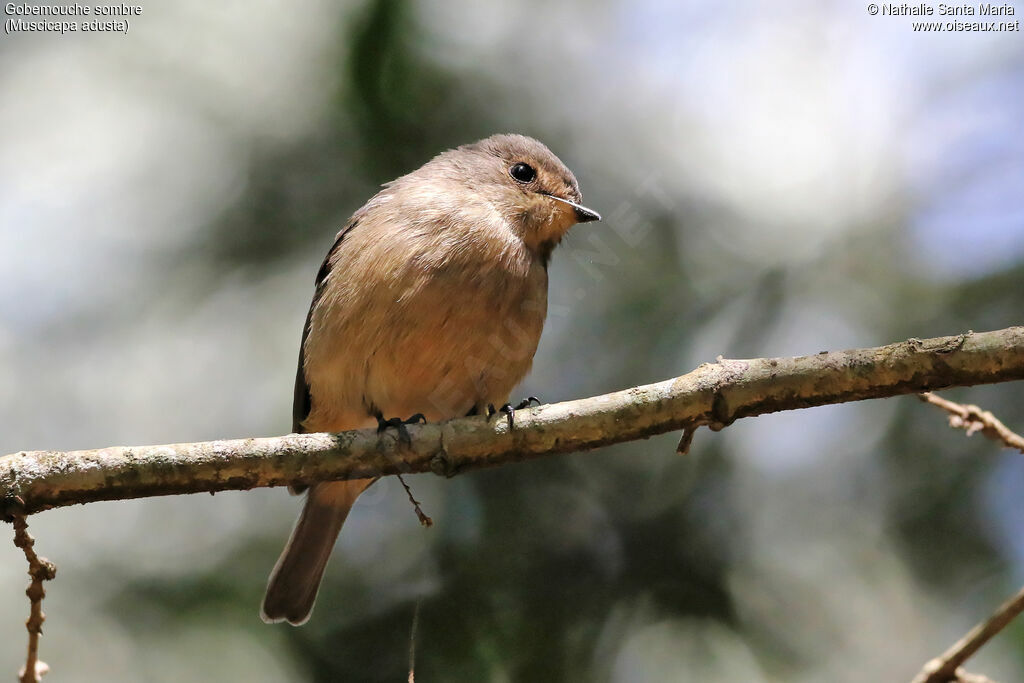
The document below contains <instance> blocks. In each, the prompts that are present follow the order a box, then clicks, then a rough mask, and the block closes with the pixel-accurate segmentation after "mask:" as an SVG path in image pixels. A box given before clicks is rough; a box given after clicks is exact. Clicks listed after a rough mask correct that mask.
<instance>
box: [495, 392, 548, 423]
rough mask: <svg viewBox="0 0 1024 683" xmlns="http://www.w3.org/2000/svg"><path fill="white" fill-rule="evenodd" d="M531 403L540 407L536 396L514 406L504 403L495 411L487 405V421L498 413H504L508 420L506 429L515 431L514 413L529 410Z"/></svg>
mask: <svg viewBox="0 0 1024 683" xmlns="http://www.w3.org/2000/svg"><path fill="white" fill-rule="evenodd" d="M532 403H536V404H537V405H540V399H539V398H537V397H536V396H530V397H528V398H524V399H523V400H522V401H520V402H519V403H517V404H516V405H514V406H513V405H512V404H511V403H506V404H505V405H503V406H502V407H500V408H498V409H497V410H495V409H494V406H493V405H491V404H488V405H487V419H488V420H489V419H491V418H492V417H494V416H495V415H497V414H498V413H504V414H505V416H506V417H507V418H508V428H509V429H515V427H516V411H517V410H523V409H524V408H529V407H530V404H532Z"/></svg>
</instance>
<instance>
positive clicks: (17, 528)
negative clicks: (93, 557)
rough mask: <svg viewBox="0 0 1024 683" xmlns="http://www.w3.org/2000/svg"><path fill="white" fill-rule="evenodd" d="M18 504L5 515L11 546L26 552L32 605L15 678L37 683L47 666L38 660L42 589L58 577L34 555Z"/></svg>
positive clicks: (50, 564)
mask: <svg viewBox="0 0 1024 683" xmlns="http://www.w3.org/2000/svg"><path fill="white" fill-rule="evenodd" d="M20 507H21V506H20V505H11V506H9V507H8V514H9V515H10V516H11V517H12V521H13V522H14V545H16V546H18V547H19V548H21V549H22V550H23V551H24V552H25V559H26V560H28V575H29V576H30V577H32V582H31V583H30V584H29V586H28V588H27V589H26V590H25V595H27V596H28V599H29V601H30V602H31V605H32V607H31V610H30V612H29V617H28V620H27V621H26V622H25V628H27V629H28V655H27V656H26V658H25V666H24V667H23V668H22V669H21V671H19V672H18V679H19V680H20V682H21V683H39V681H40V680H41V678H42V676H43V675H44V674H46V673H47V672H48V671H49V670H50V667H49V666H47V665H46V663H45V662H42V661H40V660H39V636H41V635H43V621H44V620H45V619H46V615H45V614H43V598H44V597H45V596H46V590H45V589H44V588H43V581H49V580H51V579H53V577H54V576H56V575H57V567H56V566H55V565H54V564H53V563H52V562H50V561H49V560H47V559H46V558H45V557H39V556H38V555H36V551H35V549H34V548H33V546H34V545H35V539H34V538H32V535H31V534H30V533H29V532H28V520H27V519H26V517H25V512H24V511H23V510H22V509H19V508H20Z"/></svg>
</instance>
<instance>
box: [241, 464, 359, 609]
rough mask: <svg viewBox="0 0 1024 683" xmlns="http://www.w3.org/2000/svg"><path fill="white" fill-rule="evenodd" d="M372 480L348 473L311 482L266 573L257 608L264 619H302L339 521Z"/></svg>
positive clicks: (332, 542) (329, 550)
mask: <svg viewBox="0 0 1024 683" xmlns="http://www.w3.org/2000/svg"><path fill="white" fill-rule="evenodd" d="M374 481H375V480H374V479H353V480H350V481H338V482H330V483H324V484H316V485H315V486H312V487H310V489H309V493H308V494H307V497H306V505H305V507H303V508H302V514H301V515H300V516H299V521H298V522H296V523H295V529H293V530H292V536H291V538H290V539H289V540H288V545H286V546H285V547H284V552H282V553H281V557H280V558H279V559H278V561H277V564H276V565H275V566H274V570H273V571H272V572H271V573H270V579H269V581H268V582H267V594H266V596H265V597H264V598H263V607H262V609H261V610H260V617H261V618H262V619H263V621H265V622H267V623H268V624H269V623H275V622H279V621H287V622H288V623H290V624H292V625H294V626H299V625H301V624H304V623H306V620H308V619H309V615H310V612H312V611H313V603H314V602H315V601H316V594H317V591H318V590H320V579H321V578H322V577H323V575H324V569H325V568H326V567H327V560H328V559H329V558H330V556H331V550H332V549H333V548H334V541H335V540H336V539H337V538H338V533H339V532H340V531H341V525H342V524H344V523H345V518H346V517H348V511H349V510H351V509H352V505H353V504H355V502H356V498H358V497H359V494H360V493H362V492H363V491H365V490H366V488H367V487H368V486H369V485H370V484H372V483H373V482H374Z"/></svg>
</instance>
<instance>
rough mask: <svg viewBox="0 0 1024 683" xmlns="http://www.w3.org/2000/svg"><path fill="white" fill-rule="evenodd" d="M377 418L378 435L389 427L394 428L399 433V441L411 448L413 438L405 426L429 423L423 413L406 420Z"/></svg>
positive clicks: (379, 416)
mask: <svg viewBox="0 0 1024 683" xmlns="http://www.w3.org/2000/svg"><path fill="white" fill-rule="evenodd" d="M375 417H376V418H377V433H378V434H382V433H383V432H384V430H385V429H387V428H388V427H394V428H395V429H396V430H397V431H398V440H399V441H401V442H402V443H404V444H405V445H406V446H410V447H411V446H412V437H411V436H410V435H409V430H408V429H406V428H405V425H413V424H426V423H427V418H426V417H424V415H423V413H416V414H415V415H413V416H412V417H410V418H408V419H405V420H403V419H402V418H400V417H391V418H388V419H386V420H385V419H384V416H383V415H379V414H378V415H376V416H375Z"/></svg>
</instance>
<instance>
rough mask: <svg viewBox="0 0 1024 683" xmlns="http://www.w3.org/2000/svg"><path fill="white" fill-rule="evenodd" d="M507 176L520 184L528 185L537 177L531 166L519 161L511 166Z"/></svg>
mask: <svg viewBox="0 0 1024 683" xmlns="http://www.w3.org/2000/svg"><path fill="white" fill-rule="evenodd" d="M508 174H509V175H510V176H512V177H513V178H515V179H516V180H518V181H519V182H521V183H528V182H530V181H531V180H533V179H534V178H536V177H537V171H535V170H533V166H530V165H529V164H524V163H523V162H521V161H520V162H519V163H518V164H513V165H512V168H510V169H508Z"/></svg>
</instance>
